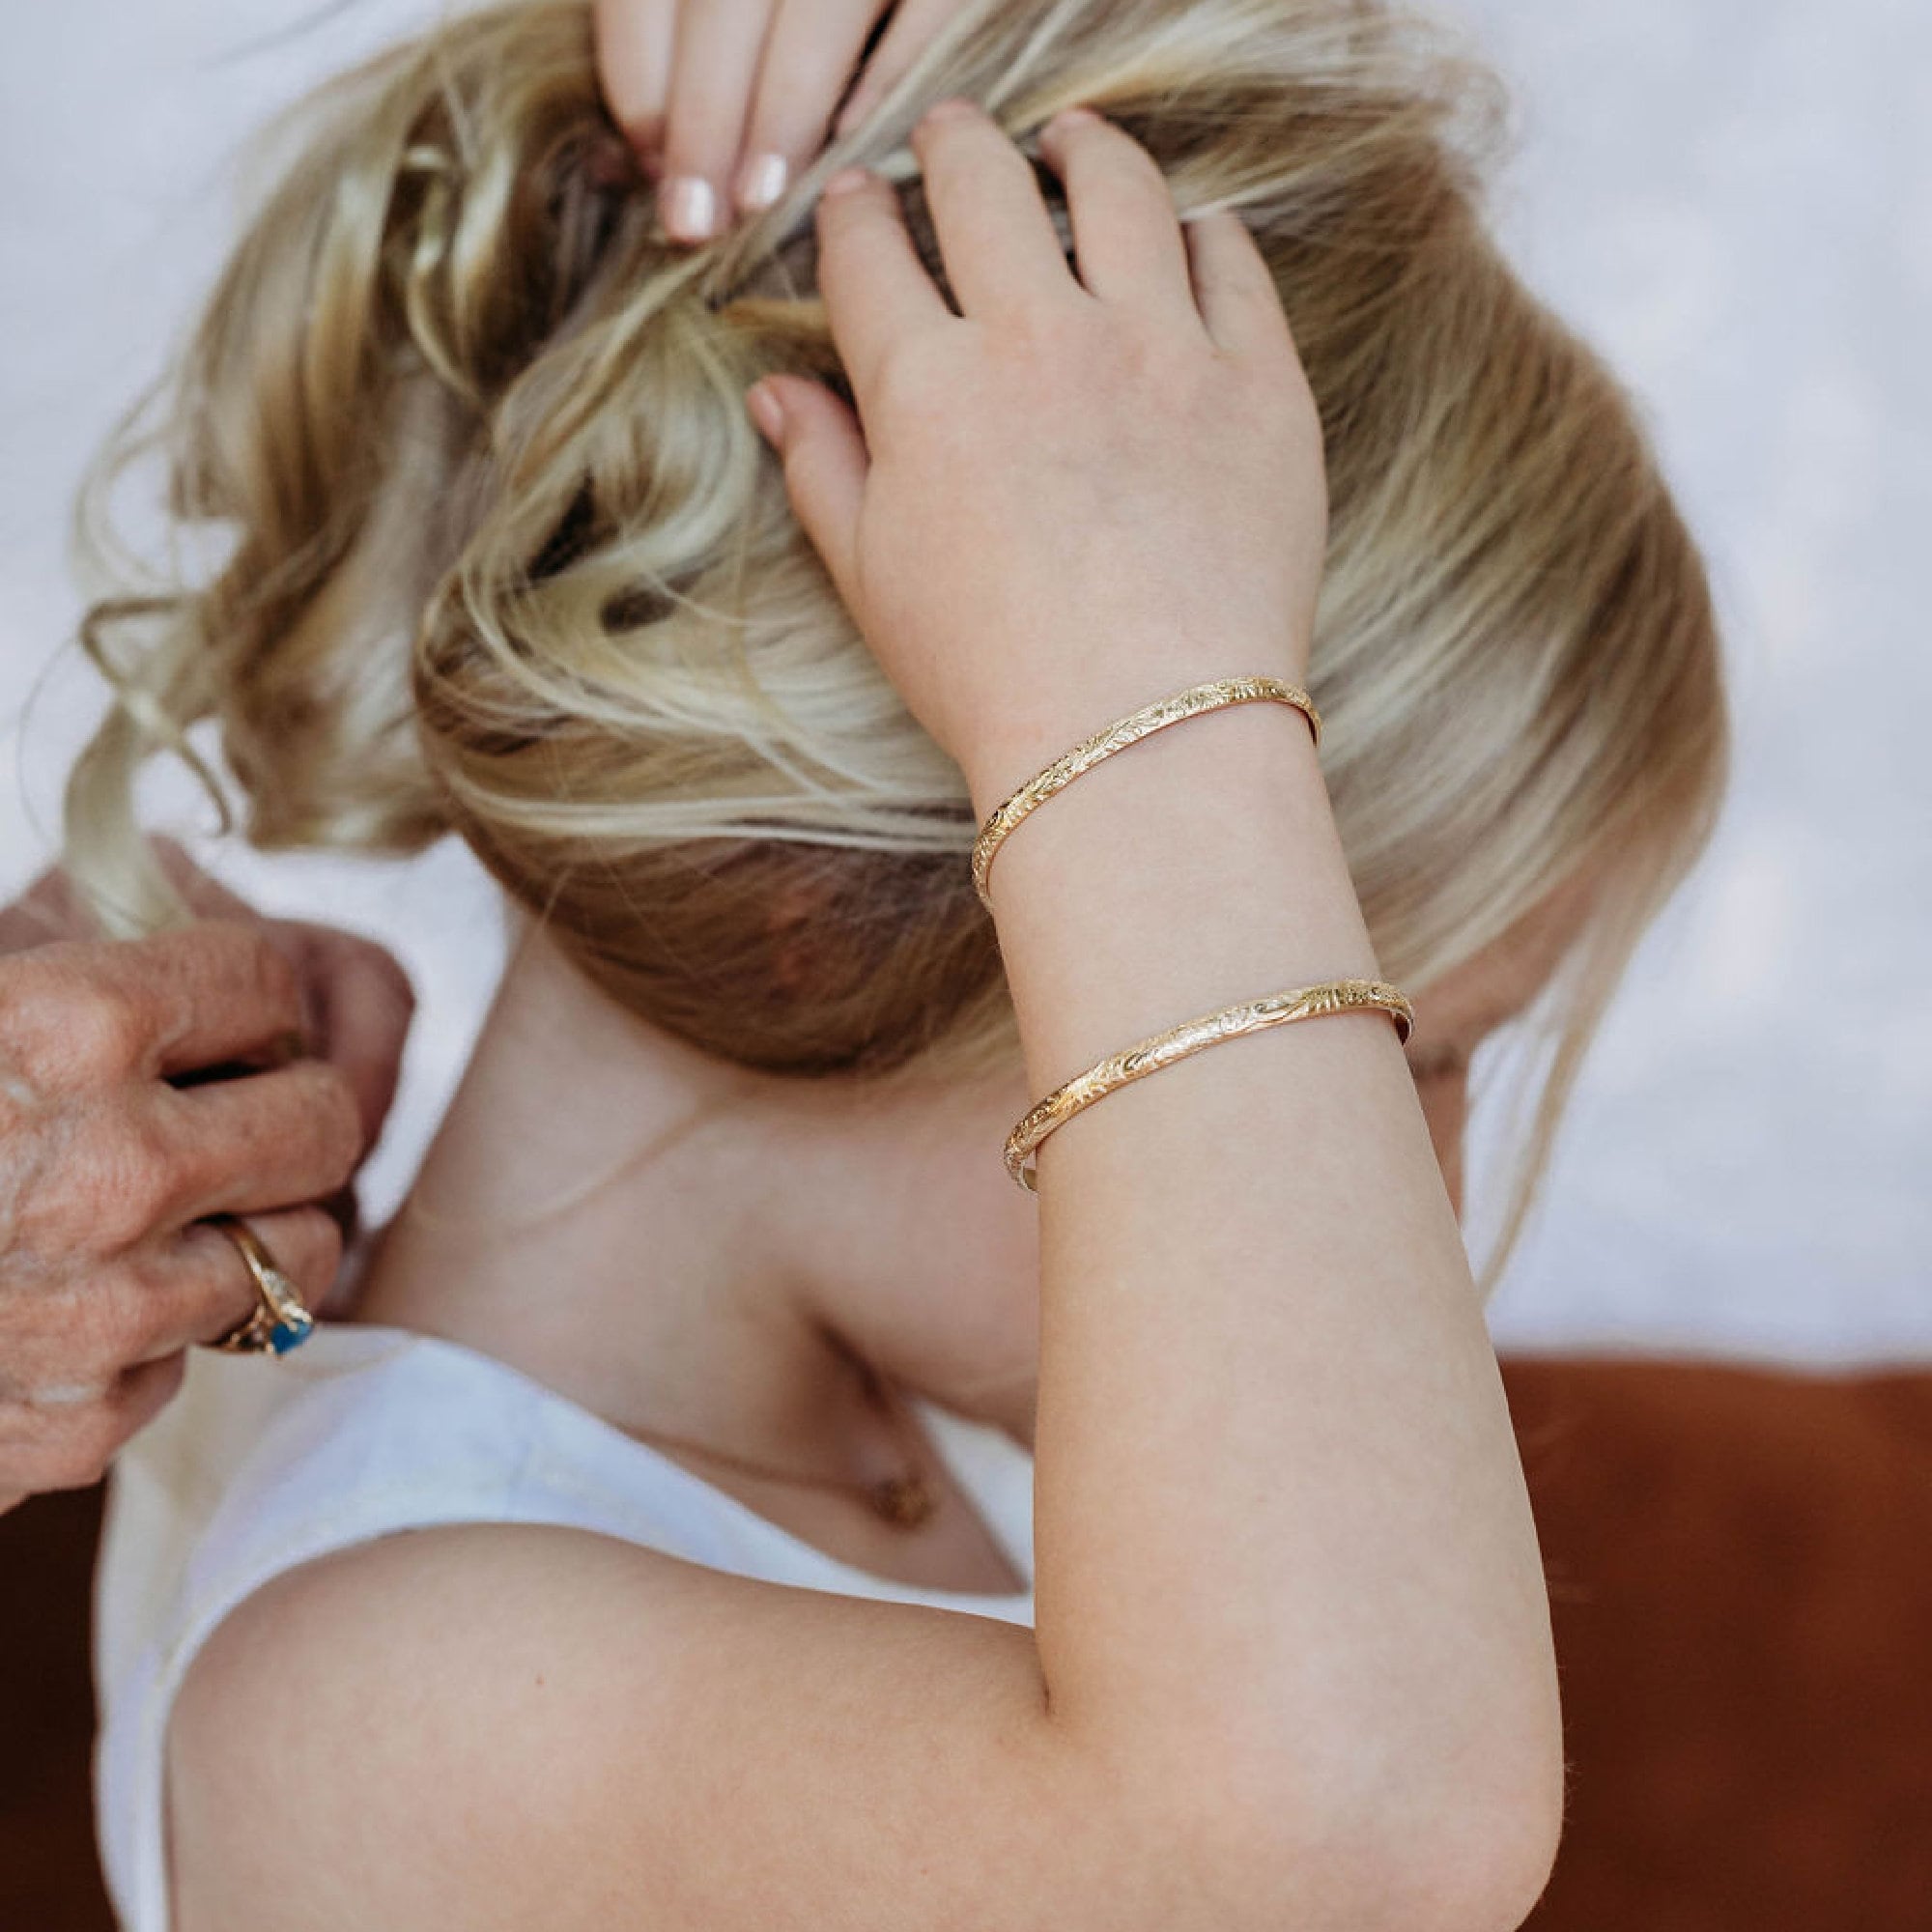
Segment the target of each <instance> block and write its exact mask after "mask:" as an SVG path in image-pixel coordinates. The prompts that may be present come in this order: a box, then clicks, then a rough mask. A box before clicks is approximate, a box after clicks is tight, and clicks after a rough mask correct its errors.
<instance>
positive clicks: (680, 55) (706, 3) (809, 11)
mask: <svg viewBox="0 0 1932 1932" xmlns="http://www.w3.org/2000/svg"><path fill="white" fill-rule="evenodd" d="M889 5H891V0H597V4H596V8H595V12H594V18H595V23H596V35H597V64H598V69H599V71H600V72H601V73H602V75H603V80H604V94H605V98H606V99H608V100H609V102H610V104H611V114H612V116H613V117H614V118H615V120H616V121H617V124H618V125H619V126H620V127H621V128H623V129H624V131H625V132H626V133H627V134H628V135H629V136H630V138H631V141H632V144H633V145H634V146H635V147H636V148H637V150H638V153H639V156H640V157H641V158H642V159H643V161H644V163H645V165H646V166H647V167H648V168H649V169H650V170H651V172H652V173H653V174H654V175H656V176H658V177H659V188H658V202H659V208H660V211H661V213H662V214H663V218H664V223H665V228H666V230H667V232H668V234H669V235H670V237H671V239H672V240H673V241H709V240H710V239H711V238H712V237H713V236H714V235H718V234H721V233H722V232H723V231H724V229H725V227H726V226H727V225H728V224H729V220H730V217H731V215H732V213H746V214H749V213H754V212H755V211H756V210H758V209H761V208H767V207H769V206H770V205H771V204H772V203H773V202H775V201H776V200H777V199H778V198H779V196H780V195H781V194H782V193H783V192H784V187H785V183H786V182H787V181H788V180H790V179H791V177H792V176H793V175H795V174H796V173H797V172H798V171H799V170H800V169H802V168H803V167H805V166H806V165H807V164H808V163H809V162H810V160H811V159H812V157H813V156H816V154H817V153H818V151H819V148H820V147H821V146H822V145H823V143H824V140H825V136H826V129H827V125H828V124H829V123H830V122H831V120H832V115H833V110H834V109H835V108H837V107H838V100H839V97H840V96H841V95H843V94H844V93H845V87H846V83H847V82H848V81H849V80H851V79H852V71H853V68H854V66H855V65H856V64H857V62H858V59H859V53H860V50H861V48H863V47H864V45H865V44H866V40H867V35H869V34H870V33H871V31H872V29H873V27H874V26H875V25H876V24H877V22H878V20H879V18H880V16H881V15H882V14H884V13H885V11H886V9H887V7H888V6H889ZM960 5H961V0H899V4H898V7H897V10H896V11H895V13H894V14H893V19H892V24H891V25H890V26H889V27H888V28H887V29H886V32H885V35H884V37H883V38H882V39H881V40H880V42H879V44H878V46H877V47H876V49H874V51H873V54H872V57H871V59H870V60H868V61H867V63H866V67H865V71H864V72H863V73H861V74H860V76H859V78H858V83H857V85H856V86H854V87H853V89H852V92H851V95H850V96H849V98H848V99H846V101H845V105H844V107H843V108H842V109H840V111H839V114H838V128H837V131H838V133H839V134H846V133H849V132H850V131H851V129H852V128H855V127H857V126H858V124H859V123H860V121H861V120H863V119H864V118H865V116H866V115H867V114H868V113H869V112H870V111H871V109H872V107H873V106H874V105H875V104H876V103H877V102H878V101H879V100H880V99H883V97H884V96H885V94H886V92H887V91H888V89H890V88H891V87H893V86H894V84H895V82H896V81H897V80H898V79H899V77H900V76H901V75H902V74H904V73H905V71H907V70H908V69H909V68H910V67H911V66H912V65H913V63H914V62H915V61H916V60H918V58H919V57H920V55H921V54H922V53H923V52H924V51H925V49H926V47H927V46H928V45H929V44H930V43H931V42H932V40H933V38H934V37H935V36H936V35H937V34H938V32H939V30H940V28H941V27H943V26H944V25H945V24H946V22H947V21H948V20H949V19H950V18H952V15H953V14H956V13H957V12H958V11H959V7H960Z"/></svg>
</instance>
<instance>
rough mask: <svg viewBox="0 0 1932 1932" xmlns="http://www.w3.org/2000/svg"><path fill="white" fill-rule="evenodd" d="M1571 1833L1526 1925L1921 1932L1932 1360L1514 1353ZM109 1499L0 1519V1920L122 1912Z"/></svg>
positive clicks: (1640, 1931) (46, 1506) (1929, 1700)
mask: <svg viewBox="0 0 1932 1932" xmlns="http://www.w3.org/2000/svg"><path fill="white" fill-rule="evenodd" d="M1505 1378H1506V1380H1507V1382H1508V1386H1509V1391H1510V1401H1511V1406H1512V1408H1513V1410H1514V1413H1515V1415H1516V1419H1517V1426H1518V1435H1519V1439H1520V1442H1521V1445H1522V1451H1523V1463H1524V1468H1525V1470H1526V1472H1527V1474H1528V1478H1529V1485H1530V1492H1531V1495H1532V1497H1533V1498H1534V1500H1535V1503H1536V1511H1537V1521H1538V1526H1539V1529H1540V1532H1541V1535H1542V1539H1543V1547H1544V1556H1545V1561H1546V1564H1547V1567H1548V1575H1549V1579H1550V1592H1551V1601H1552V1605H1553V1610H1554V1616H1555V1624H1556V1636H1557V1652H1558V1657H1559V1661H1560V1663H1561V1667H1562V1672H1563V1702H1564V1714H1565V1723H1566V1727H1567V1735H1568V1752H1569V1757H1570V1762H1571V1794H1570V1810H1569V1821H1568V1828H1567V1830H1566V1832H1565V1834H1564V1842H1563V1851H1562V1855H1561V1857H1560V1859H1559V1860H1558V1862H1557V1870H1556V1876H1555V1878H1554V1880H1553V1881H1552V1883H1551V1885H1550V1889H1549V1891H1548V1894H1547V1896H1546V1897H1545V1900H1544V1902H1543V1904H1542V1906H1541V1907H1539V1909H1538V1911H1537V1912H1536V1914H1535V1916H1534V1917H1533V1918H1531V1920H1530V1925H1531V1927H1532V1928H1533V1932H1932V1373H1912V1374H1895V1375H1886V1376H1867V1377H1861V1378H1811V1377H1802V1376H1792V1375H1783V1374H1774V1373H1767V1372H1763V1371H1757V1370H1751V1369H1741V1368H1732V1367H1714V1366H1704V1365H1692V1364H1683V1363H1668V1362H1650V1361H1610V1362H1582V1361H1560V1362H1559V1361H1549V1362H1537V1361H1525V1360H1518V1361H1513V1362H1511V1363H1508V1364H1507V1365H1506V1367H1505ZM98 1516H99V1508H98V1499H97V1497H96V1496H94V1495H91V1494H90V1495H82V1496H45V1497H42V1498H40V1499H39V1500H38V1501H36V1502H33V1503H30V1504H28V1505H26V1506H25V1507H24V1508H23V1509H20V1510H18V1511H15V1512H14V1515H12V1516H11V1517H7V1518H4V1519H0V1932H98V1928H103V1927H107V1926H108V1925H109V1924H110V1922H111V1921H110V1920H109V1918H108V1915H107V1912H106V1908H105V1905H104V1904H103V1902H102V1900H101V1897H100V1892H99V1879H98V1876H97V1874H96V1870H95V1864H94V1853H93V1844H92V1837H91V1833H90V1831H89V1827H88V1823H87V1814H86V1803H87V1763H88V1747H89V1739H88V1732H89V1725H90V1719H91V1714H90V1710H89V1692H88V1684H87V1674H86V1640H85V1622H86V1614H87V1568H88V1560H89V1554H90V1551H91V1548H92V1545H93V1539H94V1536H95V1533H96V1529H97V1524H98Z"/></svg>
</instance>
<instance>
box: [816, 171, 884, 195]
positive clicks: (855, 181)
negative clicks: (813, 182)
mask: <svg viewBox="0 0 1932 1932" xmlns="http://www.w3.org/2000/svg"><path fill="white" fill-rule="evenodd" d="M871 179H872V171H871V169H870V168H856V167H855V168H840V169H839V170H838V173H837V174H836V175H834V176H833V177H832V179H831V180H830V181H829V182H827V183H826V184H825V185H824V186H823V187H822V188H820V189H819V193H820V194H850V193H851V192H852V190H853V189H854V188H855V187H864V186H865V185H866V184H867V182H868V181H870V180H871Z"/></svg>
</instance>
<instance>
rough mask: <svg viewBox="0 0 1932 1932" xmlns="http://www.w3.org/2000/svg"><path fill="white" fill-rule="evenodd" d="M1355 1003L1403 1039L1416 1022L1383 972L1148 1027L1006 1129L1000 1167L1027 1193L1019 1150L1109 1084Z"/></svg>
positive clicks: (1107, 1090)
mask: <svg viewBox="0 0 1932 1932" xmlns="http://www.w3.org/2000/svg"><path fill="white" fill-rule="evenodd" d="M1362 1011H1375V1012H1383V1013H1387V1014H1388V1016H1389V1017H1390V1018H1391V1019H1392V1020H1394V1022H1395V1031H1396V1037H1397V1038H1398V1039H1404V1040H1406V1039H1407V1037H1408V1030H1409V1028H1410V1027H1411V1026H1412V1025H1413V1024H1414V1022H1415V1009H1414V1008H1413V1007H1411V1006H1410V1005H1409V1003H1408V1002H1407V1000H1406V999H1405V998H1404V997H1403V995H1402V993H1401V992H1400V991H1399V990H1398V989H1397V988H1396V987H1394V986H1391V985H1390V984H1388V982H1387V981H1386V980H1323V981H1322V982H1321V984H1320V985H1318V986H1295V987H1292V988H1291V989H1290V990H1288V991H1287V992H1282V993H1267V994H1264V996H1263V997H1262V998H1261V999H1259V1000H1244V1001H1242V1002H1241V1004H1240V1005H1239V1006H1236V1007H1223V1008H1221V1009H1219V1010H1218V1011H1217V1012H1211V1013H1203V1014H1202V1015H1201V1016H1200V1018H1198V1019H1191V1020H1183V1021H1182V1022H1181V1023H1180V1025H1179V1026H1178V1027H1170V1028H1169V1029H1168V1031H1167V1032H1166V1033H1157V1034H1154V1035H1153V1036H1152V1037H1150V1038H1148V1039H1144V1040H1141V1041H1139V1042H1137V1043H1136V1044H1135V1045H1133V1046H1130V1047H1128V1048H1127V1049H1126V1050H1125V1051H1124V1052H1122V1053H1116V1054H1111V1055H1109V1057H1108V1058H1107V1059H1105V1060H1102V1061H1099V1062H1097V1063H1096V1064H1095V1065H1092V1066H1090V1067H1089V1068H1088V1069H1087V1071H1086V1072H1085V1073H1078V1074H1075V1075H1074V1077H1073V1078H1072V1079H1071V1080H1069V1081H1067V1083H1066V1084H1065V1086H1064V1087H1056V1088H1055V1089H1054V1090H1053V1092H1052V1093H1051V1094H1048V1095H1047V1096H1046V1098H1045V1099H1044V1100H1042V1101H1040V1103H1039V1104H1038V1105H1037V1107H1035V1108H1033V1109H1032V1111H1031V1112H1029V1113H1028V1114H1027V1116H1026V1118H1025V1119H1024V1120H1022V1121H1021V1122H1020V1123H1019V1124H1018V1125H1017V1126H1016V1127H1014V1129H1013V1130H1012V1132H1011V1133H1009V1135H1008V1136H1007V1172H1008V1173H1009V1174H1010V1175H1011V1176H1012V1178H1013V1179H1015V1180H1017V1181H1018V1182H1019V1184H1020V1185H1021V1186H1022V1187H1024V1188H1025V1189H1026V1190H1027V1191H1028V1192H1029V1193H1031V1194H1037V1193H1038V1192H1039V1184H1038V1182H1037V1180H1036V1179H1034V1169H1033V1168H1030V1167H1028V1166H1027V1165H1026V1164H1025V1163H1026V1157H1027V1155H1028V1154H1030V1153H1032V1152H1033V1151H1034V1150H1035V1149H1036V1148H1037V1147H1038V1146H1039V1144H1040V1142H1041V1141H1043V1140H1044V1139H1045V1138H1046V1137H1047V1135H1048V1134H1050V1133H1051V1132H1052V1131H1053V1130H1054V1128H1055V1127H1057V1126H1059V1125H1060V1124H1061V1123H1062V1122H1065V1121H1070V1120H1071V1119H1072V1118H1073V1116H1074V1115H1075V1114H1077V1113H1079V1112H1080V1110H1081V1109H1082V1108H1083V1107H1091V1106H1092V1105H1093V1104H1094V1101H1095V1100H1097V1099H1099V1098H1100V1097H1101V1096H1102V1095H1103V1094H1111V1093H1112V1092H1113V1091H1114V1089H1115V1088H1116V1087H1125V1086H1127V1085H1129V1084H1130V1083H1131V1082H1133V1081H1135V1080H1145V1079H1146V1078H1147V1076H1148V1075H1149V1074H1150V1073H1157V1072H1159V1071H1160V1069H1161V1068H1162V1067H1163V1066H1170V1065H1173V1064H1174V1062H1175V1061H1177V1060H1179V1059H1181V1058H1182V1057H1183V1056H1185V1055H1187V1054H1190V1053H1195V1052H1198V1051H1199V1050H1200V1049H1201V1048H1202V1047H1204V1046H1212V1045H1213V1044H1214V1042H1215V1041H1216V1040H1222V1039H1233V1038H1234V1037H1235V1036H1236V1034H1243V1033H1258V1032H1260V1031H1261V1030H1262V1029H1263V1028H1264V1027H1275V1026H1286V1025H1287V1024H1288V1022H1289V1021H1290V1020H1306V1019H1315V1018H1317V1017H1319V1016H1320V1015H1321V1014H1323V1013H1352V1012H1362Z"/></svg>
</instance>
